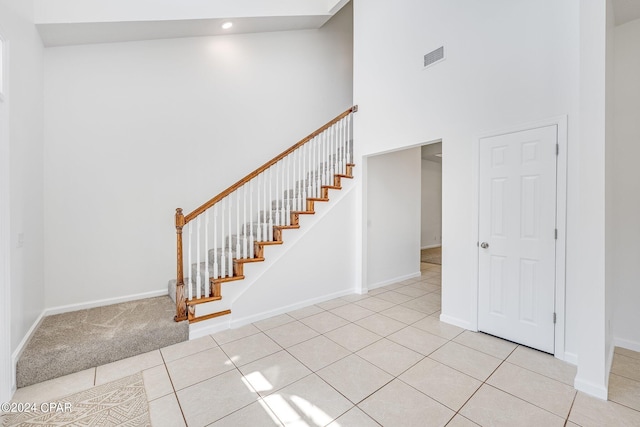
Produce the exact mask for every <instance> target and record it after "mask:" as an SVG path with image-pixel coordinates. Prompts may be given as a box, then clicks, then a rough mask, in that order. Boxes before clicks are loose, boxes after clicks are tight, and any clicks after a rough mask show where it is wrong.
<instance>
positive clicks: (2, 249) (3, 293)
mask: <svg viewBox="0 0 640 427" xmlns="http://www.w3.org/2000/svg"><path fill="white" fill-rule="evenodd" d="M0 43H2V49H1V50H2V56H3V57H2V58H0V66H2V67H3V68H2V70H0V72H1V73H2V80H1V84H2V85H3V87H0V104H2V106H3V108H4V109H5V113H6V117H5V119H6V128H5V129H4V130H2V129H0V298H1V301H2V306H1V307H0V309H1V310H2V314H0V316H2V317H1V319H2V322H1V325H0V327H1V328H2V334H1V337H2V338H0V364H1V366H0V387H1V388H0V400H1V401H2V402H7V401H8V400H9V399H10V398H11V394H12V391H13V384H14V378H13V367H12V365H11V360H12V359H11V326H10V325H11V289H10V286H9V284H10V282H11V276H10V266H11V263H10V254H11V244H10V241H11V238H10V237H11V236H10V234H11V223H10V213H11V211H10V208H9V204H10V203H11V190H10V186H9V179H10V165H11V163H10V160H9V155H10V144H9V102H8V98H9V94H8V91H9V89H8V86H9V85H8V79H9V76H8V74H9V64H8V62H9V52H8V51H9V42H8V41H7V39H6V38H5V37H4V32H3V31H2V28H0Z"/></svg>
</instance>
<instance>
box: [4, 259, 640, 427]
mask: <svg viewBox="0 0 640 427" xmlns="http://www.w3.org/2000/svg"><path fill="white" fill-rule="evenodd" d="M439 310H440V266H438V265H434V264H423V275H422V277H420V278H416V279H412V280H405V281H403V282H400V283H396V284H393V285H390V286H387V287H385V288H380V289H375V290H373V291H371V292H369V294H367V295H349V296H347V297H343V298H339V299H336V300H332V301H327V302H324V303H322V304H318V305H316V306H311V307H306V308H303V309H300V310H296V311H293V312H291V313H287V314H282V315H279V316H275V317H272V318H270V319H266V320H263V321H260V322H257V323H255V324H253V325H248V326H245V327H242V328H238V329H233V330H229V331H225V332H222V333H219V334H215V335H213V336H207V337H204V338H200V339H197V340H194V341H189V342H185V343H181V344H177V345H174V346H171V347H167V348H163V349H162V350H159V351H154V352H151V353H147V354H144V355H140V356H136V357H132V358H129V359H125V360H122V361H119V362H115V363H111V364H109V365H105V366H100V367H98V368H96V369H90V370H87V371H83V372H79V373H76V374H72V375H69V376H67V377H63V378H58V379H56V380H51V381H47V382H45V383H41V384H36V385H33V386H30V387H26V388H23V389H20V390H18V392H16V395H15V396H14V400H15V401H24V402H29V401H39V402H43V401H51V400H55V399H56V398H59V397H62V396H65V395H69V394H72V393H75V392H78V391H81V390H86V389H89V388H91V387H92V386H94V385H98V384H102V383H104V382H108V381H112V380H115V379H117V378H121V377H123V376H126V375H130V374H132V373H134V372H140V371H142V373H143V378H144V383H145V388H146V392H147V397H148V399H149V410H150V415H151V420H152V423H153V425H154V426H156V427H161V426H171V427H174V426H181V425H188V426H205V425H213V426H234V427H239V426H240V427H241V426H252V427H253V426H257V427H260V426H271V425H278V426H279V425H286V426H326V425H329V426H331V427H359V426H378V425H382V426H403V427H407V426H421V427H422V426H445V425H446V426H453V427H464V426H477V425H480V426H540V425H545V426H564V425H567V426H576V425H577V426H582V427H589V426H640V354H638V353H634V352H631V351H628V350H623V349H617V350H616V354H615V359H614V364H613V368H612V371H611V378H610V401H606V402H605V401H600V400H597V399H593V398H591V397H589V396H586V395H584V394H582V393H577V392H576V391H575V390H574V389H573V387H572V384H573V378H574V376H575V367H573V366H571V365H568V364H565V363H563V362H561V361H559V360H557V359H554V358H553V357H552V356H550V355H547V354H544V353H540V352H537V351H534V350H531V349H529V348H526V347H522V346H518V345H516V344H513V343H511V342H508V341H503V340H500V339H498V338H494V337H491V336H488V335H484V334H480V333H473V332H469V331H464V330H462V329H460V328H457V327H455V326H451V325H448V324H445V323H442V322H440V321H439V320H438V316H439V314H440V311H439Z"/></svg>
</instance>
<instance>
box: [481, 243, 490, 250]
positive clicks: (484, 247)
mask: <svg viewBox="0 0 640 427" xmlns="http://www.w3.org/2000/svg"><path fill="white" fill-rule="evenodd" d="M480 247H481V248H482V249H487V248H488V247H489V244H488V243H487V242H482V243H480Z"/></svg>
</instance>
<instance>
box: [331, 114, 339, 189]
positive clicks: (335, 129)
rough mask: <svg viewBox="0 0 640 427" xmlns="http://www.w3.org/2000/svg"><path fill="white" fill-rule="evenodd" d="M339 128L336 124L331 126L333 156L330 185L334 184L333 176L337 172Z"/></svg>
mask: <svg viewBox="0 0 640 427" xmlns="http://www.w3.org/2000/svg"><path fill="white" fill-rule="evenodd" d="M337 131H338V128H337V126H336V125H335V124H334V125H333V126H331V157H330V159H331V160H330V163H329V164H330V165H331V184H329V185H333V176H334V175H335V173H336V157H337V156H336V140H337V139H338V138H337V136H338V132H337Z"/></svg>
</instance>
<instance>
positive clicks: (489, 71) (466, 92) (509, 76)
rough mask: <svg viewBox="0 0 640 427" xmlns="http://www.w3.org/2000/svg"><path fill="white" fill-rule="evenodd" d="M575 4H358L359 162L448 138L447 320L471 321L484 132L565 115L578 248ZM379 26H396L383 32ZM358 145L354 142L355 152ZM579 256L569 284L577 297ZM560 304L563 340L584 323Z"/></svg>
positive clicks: (545, 0) (572, 235)
mask: <svg viewBox="0 0 640 427" xmlns="http://www.w3.org/2000/svg"><path fill="white" fill-rule="evenodd" d="M578 9H579V2H578V1H577V0H570V1H562V2H558V1H554V0H541V1H536V2H530V1H524V0H518V1H498V0H491V1H484V2H476V1H472V0H460V1H456V2H442V1H437V0H425V1H421V2H414V1H410V0H401V1H397V2H387V1H383V0H370V1H366V2H356V3H355V5H354V11H355V12H354V28H355V31H354V102H355V103H356V104H358V105H359V106H360V110H359V112H358V117H357V120H356V122H355V126H354V131H355V134H356V136H355V137H356V139H357V140H358V141H360V143H359V145H360V146H361V147H360V150H361V151H360V154H363V155H368V154H372V153H377V152H382V151H386V150H390V149H395V148H399V147H406V146H411V145H415V144H419V143H420V142H422V141H432V140H438V139H442V140H443V157H444V158H445V159H446V162H444V163H443V169H442V185H443V190H442V191H443V211H442V216H443V224H442V235H443V241H442V243H443V248H445V250H444V251H443V272H442V277H443V290H442V296H443V301H442V304H443V307H442V308H443V314H446V315H447V316H448V317H449V318H450V319H456V320H457V321H458V322H459V323H460V324H468V325H473V324H474V323H475V322H476V319H474V318H472V313H473V295H474V292H476V291H475V289H476V288H475V287H476V284H475V283H474V281H473V277H474V273H473V271H472V269H470V268H461V267H462V266H468V265H473V259H474V257H476V256H477V247H476V241H477V236H474V235H473V231H472V230H473V221H477V218H473V215H472V214H471V212H472V210H473V209H472V208H473V200H474V197H475V194H476V193H475V192H476V187H474V184H473V183H474V176H475V175H474V170H476V169H475V164H474V155H473V147H474V144H477V139H478V137H479V136H480V135H484V134H487V133H489V132H494V131H495V132H498V131H500V130H502V129H504V128H508V127H514V126H516V125H520V124H523V123H528V122H532V121H536V120H540V119H545V118H549V117H555V116H560V115H565V114H567V115H568V116H569V147H568V150H569V152H570V153H572V155H570V156H569V165H568V169H569V177H568V179H569V187H570V188H569V194H570V196H569V197H570V200H569V201H568V205H569V206H568V210H569V213H568V215H569V218H570V221H569V222H570V224H571V225H570V227H569V229H568V230H567V232H568V235H569V236H568V239H569V241H568V242H567V245H568V248H569V250H573V249H574V248H579V247H580V245H579V244H578V243H576V240H575V239H576V238H577V235H576V232H577V231H576V229H575V228H574V225H575V223H576V222H577V217H578V216H579V214H580V212H579V210H578V209H577V198H578V194H577V188H578V187H577V179H578V177H577V162H578V157H577V155H576V153H578V152H579V151H580V150H579V142H578V138H577V135H576V133H577V124H578V120H577V115H578V111H579V109H578V107H579V104H578V102H579V97H578V89H579V87H578V81H579V79H578V75H579V61H578V46H579V14H578ZM380 22H391V23H402V25H396V26H394V28H393V31H384V32H382V31H380V28H379V25H380ZM439 46H445V55H446V59H445V60H444V61H443V62H441V63H439V64H437V65H434V66H432V67H431V68H428V69H427V70H423V69H422V59H423V55H424V54H425V53H427V52H430V51H431V50H433V49H435V48H438V47H439ZM356 147H358V144H357V145H356ZM581 268H582V262H581V261H580V257H579V256H577V257H574V258H572V259H571V260H570V265H568V272H567V281H568V283H567V286H568V287H571V288H572V289H571V292H573V293H574V294H577V293H579V292H578V291H579V287H580V283H579V281H577V280H576V272H577V271H578V270H580V269H581ZM576 304H580V302H579V300H578V299H577V298H574V299H571V300H569V301H568V303H567V313H568V319H567V322H568V324H567V329H568V330H567V335H568V338H567V342H566V348H567V351H569V352H575V351H576V342H575V341H573V337H574V335H575V333H576V330H577V329H579V328H580V325H579V324H578V323H577V322H576V321H575V320H574V317H573V316H574V315H575V311H576V307H575V305H576Z"/></svg>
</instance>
